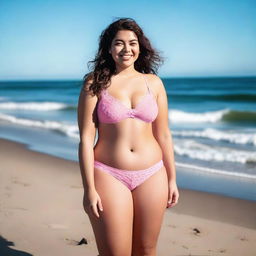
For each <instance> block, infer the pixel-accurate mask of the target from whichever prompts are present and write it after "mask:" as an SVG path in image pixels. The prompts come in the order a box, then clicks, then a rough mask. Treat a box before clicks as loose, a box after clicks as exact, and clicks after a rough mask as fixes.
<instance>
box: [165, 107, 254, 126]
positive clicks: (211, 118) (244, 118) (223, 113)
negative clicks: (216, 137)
mask: <svg viewBox="0 0 256 256" xmlns="http://www.w3.org/2000/svg"><path fill="white" fill-rule="evenodd" d="M169 119H170V122H173V123H216V122H219V121H223V122H229V123H236V122H248V123H256V112H253V111H237V110H230V109H222V110H218V111H208V112H204V113H193V112H184V111H181V110H169Z"/></svg>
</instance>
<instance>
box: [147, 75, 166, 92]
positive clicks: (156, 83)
mask: <svg viewBox="0 0 256 256" xmlns="http://www.w3.org/2000/svg"><path fill="white" fill-rule="evenodd" d="M145 75H146V79H147V81H148V85H149V87H150V89H152V90H153V91H154V92H155V93H156V94H158V93H160V92H161V91H164V90H165V87H164V84H163V81H162V79H161V78H160V77H159V76H157V75H155V74H145Z"/></svg>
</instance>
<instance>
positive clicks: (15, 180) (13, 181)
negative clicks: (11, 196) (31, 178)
mask: <svg viewBox="0 0 256 256" xmlns="http://www.w3.org/2000/svg"><path fill="white" fill-rule="evenodd" d="M12 183H15V184H19V185H23V186H24V187H28V186H30V185H31V184H29V183H25V182H22V181H19V180H17V179H16V178H14V179H12Z"/></svg>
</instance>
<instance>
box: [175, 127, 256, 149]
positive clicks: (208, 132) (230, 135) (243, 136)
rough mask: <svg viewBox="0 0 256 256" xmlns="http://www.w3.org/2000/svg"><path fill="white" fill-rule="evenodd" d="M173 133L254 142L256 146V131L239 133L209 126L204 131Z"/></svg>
mask: <svg viewBox="0 0 256 256" xmlns="http://www.w3.org/2000/svg"><path fill="white" fill-rule="evenodd" d="M172 134H173V135H177V136H181V137H199V138H208V139H212V140H216V141H226V142H230V143H235V144H252V145H255V146H256V134H255V133H237V132H234V131H228V130H227V131H220V130H216V129H213V128H207V129H205V130H203V131H172Z"/></svg>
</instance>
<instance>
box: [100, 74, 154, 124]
mask: <svg viewBox="0 0 256 256" xmlns="http://www.w3.org/2000/svg"><path fill="white" fill-rule="evenodd" d="M143 78H144V80H145V83H146V85H147V88H148V93H147V94H145V95H144V96H142V98H141V100H140V102H139V103H138V104H137V105H136V107H135V108H128V107H126V106H125V105H124V104H123V103H122V101H120V100H118V99H117V98H115V97H113V96H111V95H110V94H109V93H108V91H107V90H106V89H103V90H102V92H101V97H100V100H99V102H98V107H97V115H98V119H99V122H101V123H118V122H120V121H122V120H124V119H126V118H138V119H140V120H142V121H144V122H147V123H151V122H153V121H154V120H155V119H156V117H157V114H158V106H157V102H156V100H155V97H154V95H153V93H152V92H151V91H150V89H149V87H148V84H147V80H146V78H145V77H144V75H143Z"/></svg>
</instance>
